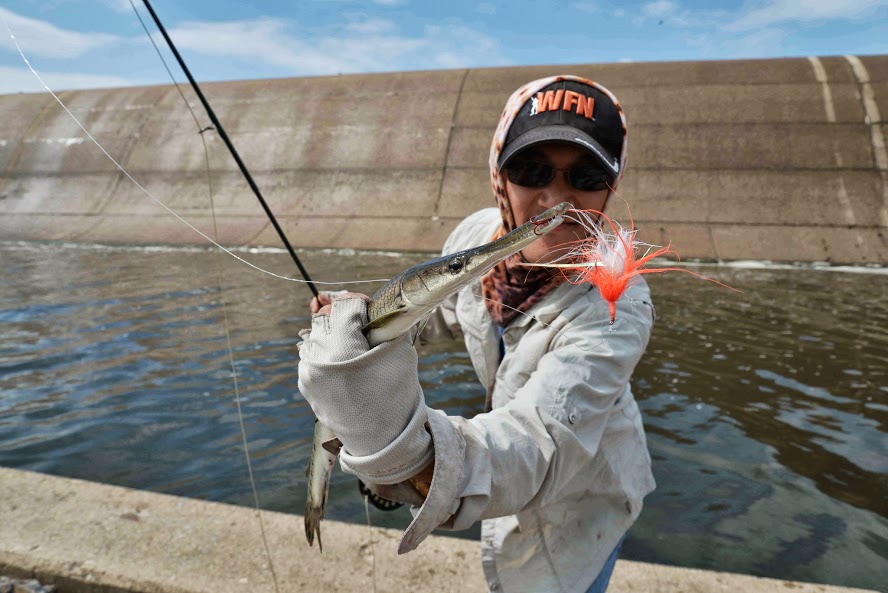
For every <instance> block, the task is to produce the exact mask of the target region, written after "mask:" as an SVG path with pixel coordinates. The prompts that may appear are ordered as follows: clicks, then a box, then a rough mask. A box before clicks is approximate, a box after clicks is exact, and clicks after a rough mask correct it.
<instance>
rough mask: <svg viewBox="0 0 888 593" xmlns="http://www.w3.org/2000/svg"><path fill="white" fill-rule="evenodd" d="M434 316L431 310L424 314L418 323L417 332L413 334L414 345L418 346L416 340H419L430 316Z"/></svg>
mask: <svg viewBox="0 0 888 593" xmlns="http://www.w3.org/2000/svg"><path fill="white" fill-rule="evenodd" d="M431 316H432V312H431V311H429V312H428V313H426V314H425V315H423V316H422V319H420V320H419V322H417V324H416V333H415V334H413V345H414V346H416V342H417V341H418V340H419V334H421V333H422V330H424V329H425V326H426V324H427V323H428V322H429V317H431Z"/></svg>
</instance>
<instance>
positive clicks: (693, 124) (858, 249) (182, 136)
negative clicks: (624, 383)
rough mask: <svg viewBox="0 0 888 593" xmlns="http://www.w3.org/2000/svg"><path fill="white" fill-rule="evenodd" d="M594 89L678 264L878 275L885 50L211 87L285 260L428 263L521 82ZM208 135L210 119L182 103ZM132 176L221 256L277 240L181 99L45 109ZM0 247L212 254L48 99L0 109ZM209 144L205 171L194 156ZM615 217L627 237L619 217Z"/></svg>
mask: <svg viewBox="0 0 888 593" xmlns="http://www.w3.org/2000/svg"><path fill="white" fill-rule="evenodd" d="M565 72H566V73H574V74H578V75H582V76H586V77H588V78H591V79H593V80H596V81H598V82H601V83H603V84H604V85H605V86H607V87H608V88H610V89H611V90H612V91H614V93H615V94H616V95H617V97H619V98H620V101H621V103H622V104H623V106H624V108H625V110H626V113H627V117H628V120H629V166H628V169H627V174H626V177H625V179H624V181H623V183H622V185H621V186H620V194H621V195H622V196H623V197H624V199H625V200H626V201H627V202H628V204H629V206H630V207H631V211H632V214H633V216H634V218H635V223H636V226H637V227H638V228H639V229H640V237H641V238H642V239H643V240H645V241H648V242H651V243H656V244H661V245H662V244H666V243H669V242H671V243H672V245H673V247H674V248H675V249H676V250H677V251H678V253H679V254H681V256H682V257H686V258H687V257H692V258H704V259H722V260H732V259H766V260H784V261H829V262H833V263H883V264H884V263H888V156H886V135H888V123H886V120H885V114H888V56H886V55H883V56H866V57H855V56H846V57H821V58H817V57H811V58H798V59H777V60H750V61H707V62H664V63H639V64H633V63H630V64H600V65H592V64H588V65H572V66H546V67H516V68H492V69H470V70H446V71H434V72H402V73H390V74H375V75H347V76H332V77H316V78H290V79H276V80H254V81H239V82H224V83H207V84H205V85H203V88H204V92H205V94H206V95H207V97H208V99H209V101H210V103H211V104H212V105H213V107H214V109H215V111H216V113H217V114H218V116H219V119H220V120H221V121H222V123H223V125H224V126H225V128H226V130H227V132H228V134H229V136H230V137H231V139H232V141H233V143H234V144H235V146H236V147H237V148H238V150H239V152H240V154H241V156H242V157H243V160H244V161H245V162H246V164H247V166H248V167H249V168H250V169H251V171H252V172H253V175H254V176H255V178H256V181H257V183H258V185H259V187H260V188H261V189H262V191H263V193H264V195H265V197H266V199H267V200H268V202H269V204H270V207H271V209H272V210H273V211H274V212H275V214H276V215H277V216H278V218H279V220H280V222H281V225H282V227H283V228H284V230H285V231H286V234H287V236H288V237H289V238H290V240H291V242H292V243H293V244H294V245H295V246H297V247H356V248H370V249H398V250H428V251H437V250H439V249H440V246H441V245H442V243H443V241H444V238H445V237H446V236H447V234H448V233H449V232H450V230H451V229H452V228H453V227H454V226H455V225H456V223H457V222H458V221H459V220H461V219H462V218H463V217H464V216H465V215H467V214H469V213H470V212H473V211H475V210H478V209H479V208H482V207H486V206H492V205H493V204H494V202H493V198H492V193H491V191H490V187H489V180H488V170H487V156H488V149H489V145H490V139H491V136H492V134H493V130H494V128H495V127H496V124H497V120H498V118H499V114H500V111H501V109H502V107H503V105H504V103H505V101H506V99H507V98H508V96H509V95H510V94H511V92H512V91H513V90H514V89H515V88H517V87H518V86H520V85H521V84H523V83H524V82H527V81H528V80H532V79H534V78H539V77H542V76H547V75H551V74H556V73H565ZM183 90H184V92H185V94H186V97H188V98H189V101H190V103H191V104H192V106H193V107H194V109H195V111H196V113H197V114H198V117H199V118H200V121H201V122H202V125H204V126H205V125H207V124H208V123H209V122H208V121H207V118H206V116H205V115H204V113H203V110H202V108H201V107H200V105H199V103H198V102H197V99H196V97H195V96H194V95H193V93H192V91H191V90H190V89H187V88H183ZM59 95H60V97H61V99H62V100H63V101H64V102H65V103H66V105H67V106H68V107H69V109H70V110H71V111H72V113H74V114H75V115H76V116H77V118H78V119H80V120H81V121H82V122H83V124H84V125H85V126H86V128H87V129H88V130H89V131H90V132H91V133H92V134H93V135H94V136H95V137H96V139H97V140H98V141H99V142H100V143H101V144H102V145H103V146H104V147H105V148H106V149H107V151H108V152H109V153H110V154H111V155H112V156H113V157H114V158H115V159H116V160H117V161H118V162H119V163H120V164H121V165H122V166H123V167H124V168H125V169H126V170H127V171H128V172H129V173H130V174H132V176H133V177H134V178H135V179H136V180H138V182H139V183H140V184H142V185H143V186H144V187H145V188H146V189H147V190H148V191H150V192H151V193H152V194H153V195H155V196H157V197H158V198H159V199H160V200H162V201H163V202H164V203H165V204H166V205H167V206H169V207H170V208H171V209H172V210H174V211H175V212H176V213H178V214H179V215H181V216H183V217H184V218H186V219H187V220H189V221H190V222H191V223H192V224H194V225H195V226H196V227H198V228H199V229H201V230H202V231H203V232H205V233H207V234H208V235H211V236H212V235H213V225H212V218H211V209H210V188H211V189H212V196H213V204H214V209H215V213H216V218H217V224H218V236H219V241H220V242H221V243H224V244H227V245H267V246H277V245H280V243H279V240H278V238H277V236H276V234H275V232H274V229H273V228H272V227H271V226H270V223H269V222H268V220H267V218H266V216H265V214H264V212H263V211H262V209H261V208H260V206H259V205H258V204H257V203H256V200H255V198H254V197H253V195H252V193H251V192H250V190H249V188H248V187H247V185H246V183H245V182H244V181H243V179H242V178H241V175H240V173H239V172H238V170H237V168H236V165H235V163H234V161H233V159H232V158H231V157H230V155H229V154H228V152H227V150H226V149H225V147H224V145H223V143H222V142H221V140H220V139H219V137H218V135H217V134H216V132H215V131H213V130H210V131H207V132H205V133H204V134H202V135H201V134H199V133H198V129H197V126H196V125H195V122H194V120H193V119H192V116H191V114H190V113H189V111H188V109H187V107H186V106H185V103H184V102H183V101H182V98H181V97H180V96H179V93H178V91H177V90H176V88H175V87H173V86H169V85H168V86H149V87H134V88H121V89H108V90H86V91H67V92H62V93H59ZM0 122H2V125H0V175H2V176H0V240H64V241H78V242H113V243H151V244H157V243H164V244H170V243H172V244H205V243H206V240H205V239H203V238H202V237H200V236H199V235H198V234H196V233H195V232H194V231H193V230H191V229H189V228H187V227H186V226H185V225H184V224H183V223H182V222H180V221H179V220H177V219H176V218H174V217H173V216H172V215H170V214H169V213H168V212H166V211H165V210H164V209H163V208H162V207H161V206H159V205H158V204H157V203H156V202H155V201H153V200H152V199H151V198H150V197H149V196H148V195H146V194H145V193H143V192H142V191H141V190H140V189H139V188H138V187H137V186H136V185H135V184H134V183H133V182H132V181H131V180H129V179H127V178H126V177H125V176H124V174H123V173H121V172H120V171H119V170H118V169H117V168H116V167H115V165H114V164H113V163H112V162H111V160H109V159H108V157H107V156H105V155H104V154H102V153H101V151H100V150H99V149H98V148H97V147H96V146H95V145H94V144H93V143H92V142H91V141H90V140H89V139H88V138H87V137H86V134H84V132H83V131H82V130H81V129H80V128H79V127H78V126H77V125H76V123H75V122H74V121H73V120H72V119H71V118H70V117H69V116H68V115H67V114H66V113H65V112H64V111H63V110H62V109H61V107H60V106H59V105H58V104H57V103H56V102H55V100H54V99H53V98H52V97H51V96H50V95H49V94H45V93H44V94H18V95H0ZM204 140H205V141H206V143H207V146H208V149H209V159H208V160H209V174H208V173H207V162H206V161H207V159H206V158H205V156H204V149H203V141H204ZM609 208H610V212H611V213H612V214H613V215H614V216H616V217H618V218H619V219H621V220H623V221H624V222H627V223H628V219H627V217H626V212H625V207H624V206H623V205H622V204H620V203H614V204H611V206H609Z"/></svg>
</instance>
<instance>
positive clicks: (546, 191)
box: [542, 169, 575, 208]
mask: <svg viewBox="0 0 888 593" xmlns="http://www.w3.org/2000/svg"><path fill="white" fill-rule="evenodd" d="M574 197H575V196H574V188H573V186H572V185H571V184H570V182H569V181H568V180H567V171H564V170H560V169H559V170H556V171H555V177H554V178H553V179H552V181H550V182H549V184H548V185H547V186H546V187H545V188H543V200H542V202H543V205H545V206H546V208H551V207H552V206H555V205H557V204H560V203H561V202H570V203H574Z"/></svg>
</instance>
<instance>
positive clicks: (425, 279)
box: [305, 202, 571, 551]
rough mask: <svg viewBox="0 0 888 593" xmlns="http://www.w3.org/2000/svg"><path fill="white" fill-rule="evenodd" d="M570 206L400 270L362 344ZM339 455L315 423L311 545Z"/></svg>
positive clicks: (419, 312)
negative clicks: (491, 238) (494, 237)
mask: <svg viewBox="0 0 888 593" xmlns="http://www.w3.org/2000/svg"><path fill="white" fill-rule="evenodd" d="M570 208H571V205H570V204H569V203H567V202H562V203H561V204H558V205H557V206H554V207H552V208H549V209H548V210H546V211H545V212H543V213H541V214H538V215H537V216H535V217H534V218H532V219H531V220H530V221H529V222H527V223H525V224H523V225H521V226H520V227H518V228H516V229H515V230H513V231H512V232H510V233H508V234H506V235H504V236H502V237H500V238H499V239H497V240H495V241H492V242H490V243H487V244H486V245H481V246H480V247H473V248H471V249H466V250H465V251H460V252H458V253H453V254H451V255H445V256H443V257H438V258H435V259H433V260H430V261H427V262H425V263H422V264H419V265H416V266H413V267H412V268H410V269H409V270H406V271H404V272H401V273H400V274H398V275H397V276H395V277H394V278H392V279H391V280H389V281H388V282H387V283H386V284H385V286H383V287H382V288H380V289H379V290H378V291H376V293H375V294H374V295H373V296H372V297H370V302H369V304H368V305H367V316H368V319H369V322H368V323H367V325H365V326H364V335H365V336H366V337H367V343H368V344H369V345H370V347H371V348H372V347H374V346H376V345H378V344H381V343H383V342H387V341H389V340H393V339H394V338H397V337H398V336H400V335H401V334H403V333H404V332H406V331H407V330H409V329H410V328H411V327H413V326H414V325H416V324H417V323H420V322H422V321H424V320H425V319H426V318H427V317H428V315H429V314H430V313H431V312H432V310H433V309H434V308H435V307H437V306H438V305H440V304H441V302H442V301H443V300H444V299H446V298H447V297H448V296H450V295H451V294H453V293H454V292H456V291H457V290H459V289H460V288H463V287H464V286H466V285H468V284H469V283H470V282H472V281H473V280H475V279H476V278H479V277H481V276H483V275H484V274H486V273H487V272H488V271H489V270H490V269H492V268H493V267H494V266H495V265H496V264H498V263H499V262H501V261H503V260H504V259H506V258H507V257H509V256H510V255H514V254H515V253H517V252H519V251H521V250H522V249H524V248H525V247H527V246H528V245H530V244H531V243H533V242H534V241H535V240H536V239H537V238H539V237H541V236H542V235H545V234H546V233H548V232H549V231H551V230H552V229H554V228H555V227H557V226H558V225H559V224H561V222H562V221H563V214H564V213H565V212H567V211H568V209H570ZM338 454H339V442H338V439H335V438H334V435H333V434H332V432H331V431H330V430H329V429H328V428H327V427H325V426H324V425H323V424H322V423H320V422H316V423H315V432H314V439H313V442H312V453H311V460H310V461H309V466H308V472H307V473H308V499H307V500H306V502H305V537H306V538H307V539H308V543H309V545H313V543H314V538H315V535H317V538H318V547H319V548H320V546H321V520H322V519H323V518H324V512H325V511H326V506H327V492H328V488H329V483H330V474H331V472H332V470H333V465H334V463H335V461H336V457H337V455H338ZM322 551H323V550H322Z"/></svg>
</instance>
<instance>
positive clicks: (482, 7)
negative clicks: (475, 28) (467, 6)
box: [475, 2, 496, 15]
mask: <svg viewBox="0 0 888 593" xmlns="http://www.w3.org/2000/svg"><path fill="white" fill-rule="evenodd" d="M475 12H480V13H481V14H489V15H494V14H496V4H494V3H493V2H481V3H480V4H478V6H476V7H475Z"/></svg>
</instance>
